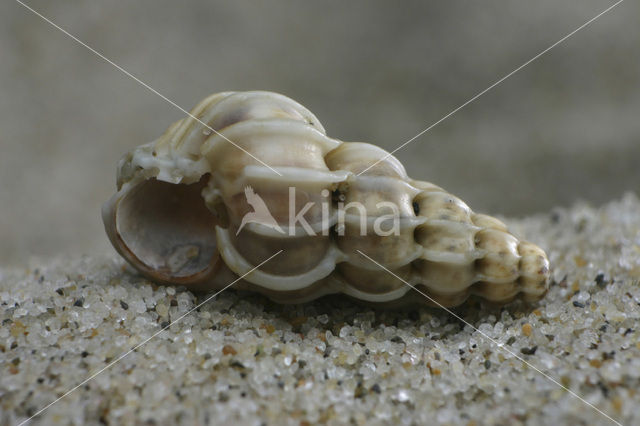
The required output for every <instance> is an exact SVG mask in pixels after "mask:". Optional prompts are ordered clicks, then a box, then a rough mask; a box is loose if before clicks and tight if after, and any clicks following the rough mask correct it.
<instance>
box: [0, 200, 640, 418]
mask: <svg viewBox="0 0 640 426" xmlns="http://www.w3.org/2000/svg"><path fill="white" fill-rule="evenodd" d="M638 212H640V200H638V198H637V197H636V196H635V195H632V194H628V195H626V196H625V197H624V198H622V199H619V200H616V201H612V202H610V203H608V204H606V205H604V206H602V207H600V208H593V207H589V206H587V205H582V204H580V205H576V206H574V207H573V208H571V209H553V210H552V211H551V212H549V213H546V214H539V215H535V216H531V217H528V218H525V219H522V220H509V219H507V222H508V224H509V225H510V227H511V228H512V230H513V231H515V232H516V233H517V234H518V235H520V236H523V237H526V238H527V239H530V240H531V241H533V242H535V243H538V244H540V245H541V246H542V247H543V248H544V249H545V250H547V252H548V254H549V258H550V260H551V263H552V276H553V281H552V283H551V288H550V291H549V293H548V295H547V296H546V297H545V298H544V299H543V300H542V301H541V302H539V303H537V304H535V305H533V306H526V305H523V304H522V303H521V302H514V303H512V304H510V305H508V306H505V307H503V308H496V307H489V306H484V305H483V304H481V303H477V302H474V303H468V304H466V305H464V306H463V307H460V308H457V309H456V310H455V312H456V313H457V314H458V315H460V316H461V317H462V318H464V320H465V321H466V322H467V323H468V324H464V323H462V322H461V321H459V320H457V319H455V318H454V317H452V316H451V315H450V314H448V313H447V312H445V311H443V310H437V309H430V308H415V309H405V310H402V311H374V310H371V309H369V308H367V307H363V306H361V305H356V304H354V303H352V302H350V301H349V300H346V299H343V298H339V297H331V298H325V299H321V300H319V301H316V302H313V303H308V304H305V305H293V306H282V305H275V304H273V303H271V302H269V301H267V300H266V299H264V298H262V297H259V296H255V295H248V294H241V293H237V292H235V291H234V290H232V289H230V290H227V291H225V292H223V293H221V294H220V295H219V296H217V297H215V298H214V299H213V300H211V301H209V302H207V303H206V304H204V305H202V306H200V307H199V308H198V309H196V310H195V311H194V312H192V313H190V314H188V315H186V316H184V315H185V314H186V313H188V312H189V311H190V310H192V309H193V308H194V307H196V306H197V305H198V304H199V303H201V302H203V301H205V300H206V298H207V296H204V295H194V294H192V293H191V292H189V291H186V290H184V289H181V288H174V287H162V286H160V287H158V286H156V285H154V284H153V283H151V282H149V281H148V280H146V279H144V278H142V277H140V276H139V275H136V274H135V273H133V272H131V271H130V270H129V269H128V268H126V267H124V264H123V261H122V260H121V259H119V258H116V257H113V256H84V257H78V258H72V257H66V256H62V257H59V258H57V259H48V260H40V261H32V263H31V264H30V265H29V267H28V268H20V269H16V268H2V269H0V321H1V322H2V327H1V328H0V423H2V424H15V423H17V422H19V421H21V420H24V419H26V418H27V417H28V416H30V415H33V414H35V413H37V412H38V410H40V409H41V408H43V407H45V406H46V405H47V404H49V403H51V402H52V401H54V400H55V399H56V398H58V397H60V396H62V395H63V394H64V393H65V392H66V391H68V390H70V389H73V388H74V387H76V386H78V385H80V386H79V387H78V388H77V389H75V390H74V391H73V392H72V393H71V394H69V395H68V396H66V397H64V398H62V399H61V400H60V401H59V402H57V403H55V404H54V405H52V406H51V407H50V408H48V409H47V410H46V411H44V412H43V413H42V414H41V415H39V416H38V417H36V418H35V419H34V423H36V424H48V425H49V424H78V425H80V424H104V423H106V424H133V423H137V424H158V425H165V424H166V425H168V424H247V425H259V424H290V425H306V424H315V423H327V424H362V425H364V424H407V425H410V424H427V423H429V424H467V425H482V424H502V425H506V424H510V425H512V424H531V425H537V424H589V425H609V424H615V423H614V421H613V420H612V419H614V420H615V421H617V422H620V423H622V424H626V425H632V424H638V423H640V411H638V409H637V407H638V404H640V393H639V392H638V391H637V390H638V389H639V388H640V327H639V325H638V324H639V320H640V285H639V280H640V214H638ZM417 297H420V296H417ZM183 316H184V317H183ZM170 323H172V325H171V326H170V327H169V328H168V329H167V330H166V331H164V332H162V333H160V334H157V333H158V331H159V330H161V329H162V327H163V326H166V325H168V324H170ZM156 334H157V335H156ZM154 336H155V337H154ZM485 336H488V337H490V338H491V340H489V339H488V338H487V337H485ZM149 338H150V339H149ZM147 340H148V342H146V341H147ZM145 342H146V343H145ZM140 343H144V344H143V345H142V346H139V347H138V348H137V349H136V350H135V351H133V352H130V353H128V351H129V350H130V349H131V348H133V347H136V346H137V345H139V344H140ZM114 361H118V362H115V363H114ZM525 362H526V363H525ZM110 363H114V364H113V365H112V366H111V367H110V368H108V369H107V370H106V371H101V370H103V369H104V368H105V367H107V366H109V365H110ZM92 376H95V377H94V378H93V379H91V380H89V381H87V382H85V381H84V380H85V379H87V378H89V377H92ZM568 390H571V391H572V392H573V393H575V394H576V395H578V396H579V397H576V396H574V395H572V394H571V393H569V392H568ZM607 416H610V418H608V417H607Z"/></svg>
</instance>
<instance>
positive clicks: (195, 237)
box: [114, 176, 219, 284]
mask: <svg viewBox="0 0 640 426" xmlns="http://www.w3.org/2000/svg"><path fill="white" fill-rule="evenodd" d="M208 179H209V177H208V176H204V177H203V178H202V179H200V181H199V182H196V183H192V184H173V183H168V182H163V181H160V180H157V179H153V178H152V179H148V180H145V181H143V182H141V183H140V184H138V185H136V186H135V187H134V188H131V190H130V191H128V192H127V193H126V194H125V195H124V196H123V198H122V199H121V200H120V202H119V203H118V205H117V209H116V212H115V217H114V219H115V227H116V231H117V237H118V238H119V239H120V240H121V241H120V242H121V247H122V248H124V249H125V250H126V251H127V252H128V253H126V255H128V256H126V257H127V258H128V259H129V260H130V261H131V262H132V263H134V264H135V266H136V267H138V268H139V269H143V272H145V273H146V274H147V275H148V276H150V277H151V278H153V279H156V280H161V281H166V282H172V283H184V284H187V283H190V282H194V281H199V280H200V279H202V278H204V277H206V276H208V275H209V274H210V273H211V272H213V270H214V269H215V268H216V267H217V266H218V264H219V256H218V250H217V244H216V234H215V225H216V219H215V216H214V215H213V214H212V213H211V212H210V211H209V210H208V209H207V207H206V206H205V203H204V200H203V199H202V197H201V195H200V193H201V191H202V189H203V187H204V186H205V185H206V182H207V180H208Z"/></svg>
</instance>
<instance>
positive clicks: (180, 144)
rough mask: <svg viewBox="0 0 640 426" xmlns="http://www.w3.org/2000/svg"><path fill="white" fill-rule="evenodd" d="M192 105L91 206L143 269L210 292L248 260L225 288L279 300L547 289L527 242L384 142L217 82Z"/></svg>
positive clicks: (447, 299) (494, 294) (445, 298)
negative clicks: (415, 173) (416, 170)
mask: <svg viewBox="0 0 640 426" xmlns="http://www.w3.org/2000/svg"><path fill="white" fill-rule="evenodd" d="M191 114H192V116H189V117H186V118H184V119H182V120H180V121H178V122H176V123H174V124H172V125H171V126H170V127H169V128H168V129H167V131H166V132H165V133H164V134H163V135H162V136H161V137H160V138H159V139H157V140H155V141H154V142H151V143H148V144H145V145H141V146H139V147H137V148H135V149H134V150H132V151H130V152H129V153H128V154H126V155H125V156H124V158H123V159H122V160H120V162H119V164H118V175H117V186H118V192H117V193H116V194H115V195H114V196H113V197H112V198H111V199H110V200H109V201H107V202H106V203H105V205H104V207H103V212H102V213H103V220H104V224H105V229H106V231H107V235H108V236H109V238H110V240H111V242H112V243H113V245H114V247H115V248H116V250H117V251H118V252H119V253H120V254H121V255H122V256H123V257H124V258H125V259H127V260H128V261H129V262H130V263H131V264H132V265H133V266H134V267H135V268H137V269H138V270H139V271H140V272H142V273H143V274H145V275H146V276H148V277H149V278H151V279H153V280H156V281H159V282H162V283H167V284H178V285H185V286H188V287H190V288H192V289H196V290H215V289H222V288H224V287H225V286H227V285H229V283H231V282H232V281H233V280H234V279H238V277H241V276H243V275H245V274H247V273H248V272H250V271H251V272H250V273H248V274H247V275H246V276H243V277H242V279H241V280H239V281H238V282H237V283H236V284H234V287H235V288H239V289H244V290H251V291H256V292H259V293H262V294H264V295H266V296H267V297H269V298H271V299H273V300H275V301H278V302H282V303H299V302H305V301H308V300H312V299H315V298H317V297H320V296H323V295H326V294H331V293H344V294H346V295H348V296H351V297H353V298H356V299H358V300H362V301H366V302H371V303H384V304H391V305H397V304H402V303H407V302H415V301H416V300H424V301H425V302H426V303H428V304H433V303H431V302H430V301H428V300H427V299H426V298H423V297H418V298H416V297H415V296H416V290H419V291H420V292H423V293H425V294H427V295H428V296H429V297H430V298H432V299H433V300H434V301H435V302H437V303H438V304H441V305H444V306H454V305H458V304H461V303H463V302H464V301H465V300H466V299H467V298H468V297H469V296H470V295H477V296H479V297H481V298H484V299H486V300H489V301H491V302H497V303H506V302H508V301H511V300H513V299H514V298H516V297H520V298H522V299H524V300H525V301H535V300H538V299H540V298H542V297H543V296H544V294H545V293H546V291H547V288H548V279H549V261H548V260H547V257H546V255H545V253H544V251H542V250H541V249H540V248H539V247H537V246H536V245H534V244H532V243H529V242H526V241H520V240H518V239H517V238H516V237H515V236H513V235H512V234H510V233H509V232H508V231H507V228H506V226H505V224H504V223H502V222H501V221H499V220H498V219H495V218H493V217H490V216H486V215H482V214H476V213H474V212H473V211H471V209H470V208H469V207H468V206H467V205H466V204H465V203H464V202H463V201H462V200H460V199H459V198H457V197H455V196H454V195H451V194H449V193H447V192H446V191H445V190H443V189H442V188H440V187H438V186H435V185H433V184H431V183H428V182H422V181H417V180H413V179H411V178H409V177H408V176H407V174H406V171H405V169H404V167H403V166H402V164H401V163H400V162H399V161H398V160H397V159H396V158H395V157H393V156H390V155H389V154H388V153H387V152H386V151H384V150H383V149H381V148H379V147H377V146H374V145H371V144H367V143H361V142H342V141H340V140H337V139H332V138H329V137H328V136H326V134H325V130H324V128H323V127H322V125H321V124H320V121H319V120H318V119H317V118H316V117H315V116H314V115H313V113H311V112H310V111H309V110H307V109H306V108H305V107H303V106H302V105H300V104H299V103H297V102H295V101H293V100H292V99H289V98H287V97H285V96H283V95H279V94H276V93H270V92H262V91H254V92H223V93H218V94H214V95H211V96H209V97H207V98H206V99H204V100H203V101H202V102H200V103H199V104H198V105H197V106H196V107H195V108H194V109H193V110H192V112H191ZM194 117H197V119H195V118H194ZM204 123H206V124H207V125H206V126H205V125H204ZM372 165H373V166H372ZM280 250H281V252H280V253H279V254H278V255H277V256H275V257H273V258H272V259H271V260H270V261H268V262H266V263H264V264H262V265H261V263H262V262H263V261H264V260H265V259H268V258H269V257H270V256H273V255H274V254H275V253H278V251H280ZM360 252H361V253H363V254H364V255H363V254H361V253H360ZM365 255H366V256H365ZM258 265H260V266H259V268H257V269H255V270H253V271H252V269H254V268H256V266H258ZM383 269H387V270H388V271H390V272H391V273H389V272H388V271H385V270H383ZM399 278H400V279H399ZM402 280H404V281H406V283H409V284H410V285H411V286H414V287H415V289H416V290H414V289H412V288H411V286H409V285H407V284H406V283H405V282H403V281H402Z"/></svg>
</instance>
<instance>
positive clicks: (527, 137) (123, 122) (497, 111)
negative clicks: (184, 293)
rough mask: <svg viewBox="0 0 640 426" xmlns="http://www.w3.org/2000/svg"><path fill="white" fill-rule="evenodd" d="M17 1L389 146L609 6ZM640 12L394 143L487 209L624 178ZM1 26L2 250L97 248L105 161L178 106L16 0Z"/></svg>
mask: <svg viewBox="0 0 640 426" xmlns="http://www.w3.org/2000/svg"><path fill="white" fill-rule="evenodd" d="M27 3H28V4H29V5H31V6H32V7H34V8H35V9H36V10H38V11H40V12H41V13H43V14H44V15H45V16H47V17H49V18H50V19H51V20H53V21H54V22H55V23H57V24H58V25H60V26H61V27H63V28H65V29H67V30H68V31H70V32H71V33H72V34H74V35H76V36H77V37H78V38H80V39H81V40H83V41H84V42H86V43H88V44H89V45H90V46H92V47H94V48H95V49H97V50H99V51H100V52H102V53H104V54H105V55H106V56H107V57H109V58H110V59H112V60H113V61H115V62H116V63H117V64H119V65H121V66H122V67H123V68H125V69H127V70H128V71H130V72H131V73H133V74H135V75H136V76H138V77H139V78H140V79H142V80H143V81H145V82H146V83H148V84H149V85H151V86H153V87H154V88H156V89H157V90H158V91H160V92H161V93H163V94H164V95H166V96H167V97H169V98H170V99H172V100H174V101H175V102H177V103H178V104H179V105H181V106H183V107H184V108H186V109H191V107H192V106H194V105H195V104H196V103H197V102H198V101H199V100H200V99H201V98H203V97H204V96H205V95H208V94H210V93H213V92H218V91H223V90H249V89H264V90H272V91H277V92H281V93H283V94H286V95H288V96H290V97H292V98H294V99H296V100H297V101H299V102H301V103H302V104H304V105H305V106H307V107H308V108H309V109H311V110H312V111H313V112H314V113H315V114H316V115H317V116H318V117H319V118H320V120H321V121H322V123H323V124H324V126H325V128H326V129H327V131H328V133H329V135H330V136H333V137H337V138H340V139H343V140H360V141H367V142H371V143H375V144H378V145H380V146H382V147H384V148H386V149H388V150H392V149H394V148H395V147H396V146H398V145H400V144H401V143H403V142H404V141H406V140H407V139H409V138H411V137H413V136H414V135H415V134H417V133H418V132H420V131H421V130H423V129H424V128H426V127H428V126H429V125H431V124H432V123H434V122H435V121H437V120H439V119H440V118H441V117H442V116H444V115H445V114H447V113H449V112H450V111H451V110H453V109H454V108H456V107H457V106H459V105H460V104H462V103H464V102H465V101H467V100H468V99H469V98H471V97H472V96H474V95H475V94H477V93H478V92H480V91H482V90H483V89H485V88H486V87H488V86H489V85H491V84H492V83H493V82H495V81H496V80H497V79H499V78H500V77H502V76H504V75H505V74H507V73H509V72H511V71H512V70H513V69H515V68H516V67H518V66H519V65H521V64H522V63H524V62H525V61H527V60H528V59H530V58H531V57H533V56H534V55H536V54H537V53H539V52H540V51H542V50H543V49H545V48H547V47H548V46H550V45H551V44H553V43H555V42H556V41H557V40H559V39H560V38H562V37H563V36H565V35H566V34H568V33H569V32H571V31H572V30H574V29H575V28H577V27H578V26H580V25H582V24H583V23H584V22H586V21H587V20H589V19H591V18H592V17H594V16H595V15H597V14H598V13H600V12H601V11H602V10H604V9H605V8H607V7H608V6H609V5H611V4H613V2H611V1H604V0H584V1H579V2H577V1H568V0H563V1H558V0H553V1H551V0H542V1H535V2H533V1H526V0H521V1H482V2H473V1H459V0H456V1H447V2H444V1H438V2H434V1H432V2H390V1H375V2H371V1H351V2H342V1H315V2H299V1H272V2H249V1H239V2H231V1H228V2H218V1H180V2H176V1H169V0H162V1H159V0H143V1H136V2H119V1H114V0H111V1H100V2H94V1H65V2H48V1H43V0H27ZM639 18H640V7H639V5H638V2H637V1H630V0H627V1H626V2H624V3H622V4H621V5H619V6H618V7H617V8H615V9H613V10H612V11H611V12H609V13H608V14H606V15H604V16H603V17H602V18H600V19H599V20H597V21H596V22H594V23H593V24H591V25H590V26H588V27H587V28H585V29H584V30H582V31H580V32H579V33H577V34H576V35H575V36H573V37H571V38H570V39H568V40H567V41H566V42H565V43H563V44H561V45H559V46H558V47H556V48H555V49H554V50H552V51H551V52H549V53H548V54H546V55H544V56H543V57H541V58H540V59H538V60H537V61H535V62H534V63H532V64H531V65H529V66H528V67H526V68H525V69H523V70H522V71H520V72H519V73H517V74H515V75H514V76H513V77H511V78H510V79H508V80H507V81H505V82H504V83H502V84H500V85H499V86H497V87H496V88H495V89H493V90H492V91H490V92H488V93H487V94H486V95H484V96H482V97H481V98H479V99H478V100H477V101H475V102H473V103H472V104H470V105H468V106H467V107H465V108H464V109H462V110H461V111H459V112H458V113H457V114H455V115H453V116H451V117H450V118H448V119H447V120H446V121H444V122H443V123H441V124H439V125H438V126H436V127H435V128H433V129H432V130H431V131H430V132H428V133H426V134H425V135H423V136H422V137H420V138H419V139H417V140H415V141H414V142H413V143H411V144H409V145H408V146H407V147H406V148H404V149H402V150H400V151H399V152H398V153H397V154H396V156H397V157H398V158H399V159H400V160H401V161H402V162H403V163H404V164H405V165H406V167H407V170H408V172H409V174H410V175H411V176H412V177H414V178H419V179H423V180H429V181H432V182H434V183H436V184H438V185H440V186H443V187H445V188H447V189H449V190H450V191H451V192H453V193H455V194H457V195H459V196H460V197H461V198H462V199H463V200H465V201H466V202H467V203H468V204H469V205H470V206H471V207H472V208H473V209H474V210H476V211H482V212H488V213H501V214H505V215H513V216H523V215H529V214H532V213H536V212H544V211H548V210H550V209H551V208H552V207H553V206H568V205H570V204H572V203H573V202H574V201H576V200H578V199H582V200H587V201H589V202H591V203H592V204H600V203H603V202H606V201H608V200H610V199H612V198H616V197H618V196H620V195H621V194H622V193H623V192H624V191H627V190H633V191H637V190H638V189H639V188H638V182H640V167H639V162H640V25H639V23H640V22H639V20H640V19H639ZM0 34H1V37H0V93H1V96H0V237H1V240H2V243H1V245H0V263H2V264H16V263H24V262H25V261H26V259H27V258H28V257H29V256H32V255H35V256H49V255H54V254H60V253H95V252H98V251H99V252H104V251H107V250H111V248H110V246H109V243H108V241H107V238H106V237H105V235H104V232H103V229H102V223H101V220H100V214H99V212H100V205H101V203H102V202H103V201H104V200H105V199H107V198H108V196H109V195H110V194H111V193H112V192H113V191H114V189H115V167H116V161H117V160H118V159H119V158H120V156H121V155H122V154H123V153H124V152H126V151H127V150H129V149H131V148H132V147H134V146H135V145H138V144H141V143H143V142H147V141H150V140H152V139H154V138H156V137H157V136H158V135H160V134H161V133H162V132H163V131H164V130H165V128H166V127H167V126H168V125H169V124H170V123H171V122H173V121H175V120H177V119H179V118H181V117H182V114H181V112H180V111H179V110H177V109H176V108H174V107H173V106H171V105H170V104H168V103H167V102H165V101H164V100H162V99H161V98H159V97H158V96H157V95H155V94H153V93H151V92H149V91H148V90H147V89H145V88H143V87H142V86H140V85H139V84H138V83H136V82H135V81H133V80H132V79H130V78H129V77H127V76H125V75H124V74H122V73H121V72H120V71H118V70H117V69H115V68H114V67H113V66H111V65H109V64H107V63H106V62H104V61H103V60H102V59H100V58H98V57H97V56H95V55H94V54H92V53H90V52H89V51H88V50H87V49H85V48H84V47H82V46H80V45H78V44H77V43H76V42H74V41H73V40H71V39H70V38H69V37H67V36H66V35H64V34H63V33H61V32H60V31H58V30H56V29H55V28H53V27H52V26H51V25H49V24H48V23H46V22H44V21H43V20H41V19H40V18H38V17H37V16H35V15H34V14H32V13H31V12H30V11H28V10H27V9H25V8H24V7H22V6H21V5H19V4H18V3H16V2H14V1H12V0H8V1H3V2H2V3H1V4H0Z"/></svg>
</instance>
